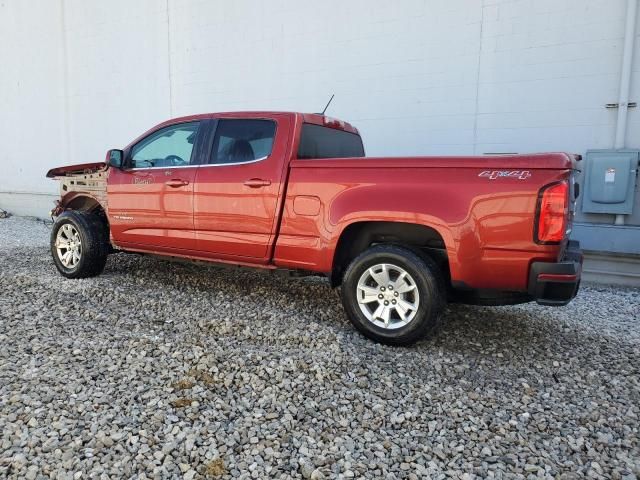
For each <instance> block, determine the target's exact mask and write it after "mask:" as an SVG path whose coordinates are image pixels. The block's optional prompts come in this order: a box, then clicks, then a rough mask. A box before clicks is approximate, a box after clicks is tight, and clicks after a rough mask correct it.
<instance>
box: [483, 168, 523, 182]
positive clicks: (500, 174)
mask: <svg viewBox="0 0 640 480" xmlns="http://www.w3.org/2000/svg"><path fill="white" fill-rule="evenodd" d="M478 176H479V177H482V178H488V179H489V180H495V179H496V178H504V177H507V178H517V179H518V180H526V179H527V178H530V177H531V172H530V171H529V170H485V171H484V172H481V173H480V174H479V175H478Z"/></svg>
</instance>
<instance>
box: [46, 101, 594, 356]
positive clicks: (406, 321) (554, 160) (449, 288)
mask: <svg viewBox="0 0 640 480" xmlns="http://www.w3.org/2000/svg"><path fill="white" fill-rule="evenodd" d="M578 160H579V157H578V156H574V155H569V154H566V153H544V154H535V155H492V156H482V157H469V156H459V157H405V158H399V157H398V158H386V157H385V158H380V157H365V154H364V147H363V144H362V140H361V137H360V135H359V133H358V130H357V129H356V128H354V127H353V126H351V125H350V124H348V123H346V122H343V121H340V120H336V119H333V118H329V117H326V116H323V115H318V114H303V113H286V112H234V113H216V114H205V115H195V116H189V117H183V118H177V119H173V120H169V121H167V122H164V123H161V124H160V125H157V126H155V127H153V128H152V129H151V130H149V131H148V132H146V133H144V134H143V135H141V136H140V137H138V138H137V139H135V140H134V141H133V142H131V144H129V145H128V146H127V147H125V148H124V149H123V150H115V149H114V150H110V151H109V152H107V158H106V160H105V161H104V162H101V163H91V164H83V165H75V166H70V167H60V168H55V169H53V170H50V171H49V172H48V174H47V177H50V178H56V179H59V180H60V181H61V198H60V200H59V201H57V202H56V203H57V205H56V207H55V209H54V210H53V211H52V216H53V217H55V224H54V227H53V231H52V235H51V253H52V255H53V260H54V262H55V265H56V267H57V268H58V270H59V271H60V273H61V274H62V275H63V276H65V277H67V278H84V277H90V276H93V275H97V274H99V273H100V272H101V271H102V270H103V268H104V265H105V262H106V258H107V255H108V254H109V253H113V252H118V251H126V252H138V253H145V254H156V255H158V254H159V255H164V256H169V257H176V258H183V259H186V260H204V261H213V262H222V263H228V264H235V265H243V266H252V267H259V268H264V269H282V270H288V271H289V272H291V273H295V274H322V275H326V276H327V277H328V278H329V281H330V283H331V285H332V286H334V287H338V286H339V287H341V295H342V301H343V305H344V309H345V311H346V313H347V315H348V316H349V318H350V320H351V321H352V322H353V324H354V325H355V327H357V328H358V330H360V331H361V332H362V333H363V334H365V335H366V336H368V337H370V338H372V339H374V340H376V341H379V342H383V343H389V344H408V343H411V342H414V341H416V340H417V339H419V338H421V337H423V336H424V335H425V334H427V333H428V332H430V331H431V330H432V329H433V327H434V326H435V325H436V324H437V323H438V319H439V316H440V315H441V313H442V311H443V307H444V305H445V303H446V302H447V301H450V302H464V303H474V304H490V305H502V304H513V303H521V302H527V301H532V300H535V301H537V302H538V303H540V304H543V305H566V304H567V303H568V302H569V301H570V300H571V299H572V298H574V297H575V295H576V293H577V290H578V287H579V283H580V274H581V265H582V254H581V252H580V250H579V246H578V243H577V242H575V241H569V239H568V235H569V233H570V231H571V224H572V219H573V213H574V205H575V198H576V196H577V192H578V185H577V184H576V183H575V182H574V172H575V169H576V161H578Z"/></svg>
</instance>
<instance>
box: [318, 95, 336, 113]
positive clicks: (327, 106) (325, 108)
mask: <svg viewBox="0 0 640 480" xmlns="http://www.w3.org/2000/svg"><path fill="white" fill-rule="evenodd" d="M335 96H336V94H335V93H334V94H333V95H331V98H330V99H329V101H328V102H327V105H326V106H325V107H324V110H322V113H321V114H320V115H324V112H326V111H327V108H329V105H330V104H331V100H333V97H335Z"/></svg>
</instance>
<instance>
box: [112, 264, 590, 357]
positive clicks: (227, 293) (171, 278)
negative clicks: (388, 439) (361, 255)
mask: <svg viewBox="0 0 640 480" xmlns="http://www.w3.org/2000/svg"><path fill="white" fill-rule="evenodd" d="M103 276H107V277H111V278H113V279H115V278H117V279H118V280H117V281H118V282H119V283H121V284H125V285H126V284H131V287H132V288H139V285H140V284H142V285H147V287H148V288H159V289H161V290H164V291H167V292H173V293H174V296H175V297H176V298H178V294H179V293H183V294H186V295H187V297H188V296H189V295H193V296H196V297H198V296H206V297H207V298H209V299H210V300H211V302H212V304H214V305H215V304H216V302H218V303H225V302H234V301H235V302H237V301H238V300H239V299H242V302H240V306H239V307H238V310H237V314H238V315H237V317H236V318H237V321H238V322H241V323H245V322H246V324H247V325H251V322H255V321H256V320H255V315H253V314H252V315H247V318H246V319H242V316H243V315H242V312H243V305H242V304H244V306H245V307H246V309H247V312H248V313H249V312H255V310H256V309H261V308H263V307H264V309H265V310H264V312H262V314H261V315H258V317H259V318H260V321H261V322H270V321H274V320H275V321H276V322H278V323H282V322H281V320H280V319H281V317H282V316H283V315H284V316H293V315H295V316H296V317H297V320H298V321H301V322H302V325H303V326H304V325H310V324H319V326H320V328H321V329H322V331H321V332H320V333H321V334H325V333H327V332H326V330H327V329H333V331H334V333H335V334H337V335H336V336H335V340H336V341H338V342H340V343H344V345H342V346H343V348H344V349H345V350H348V349H353V348H354V347H358V348H363V349H364V350H368V349H370V348H372V345H375V344H373V342H371V341H370V340H367V339H365V338H364V337H362V336H361V335H360V334H359V333H357V332H356V331H355V330H354V329H353V327H352V326H351V324H350V323H349V322H348V320H347V318H346V315H345V313H344V311H343V308H342V305H341V301H340V296H339V293H338V291H337V290H334V289H332V288H331V287H330V286H329V284H328V282H327V281H326V280H324V279H323V278H321V277H308V278H287V277H282V276H280V275H278V274H272V273H268V272H259V271H258V272H257V271H254V270H250V269H243V268H227V267H217V266H208V265H202V264H199V265H189V264H185V263H178V262H169V261H165V260H161V259H157V258H151V257H143V256H137V255H117V256H114V257H113V258H111V259H110V261H109V263H108V265H107V269H106V270H105V273H104V274H103ZM177 301H180V300H177ZM570 310H571V308H570V307H569V308H568V309H562V310H560V309H553V308H545V307H540V306H538V305H535V304H523V305H516V306H508V307H480V306H466V305H459V304H452V305H449V306H448V307H447V309H446V311H445V313H444V315H443V322H442V324H441V326H440V327H439V328H438V329H437V331H436V332H435V335H434V336H433V337H431V338H427V339H425V340H422V341H420V342H418V343H417V344H416V345H414V346H412V347H405V348H392V347H383V348H390V349H392V350H395V351H397V352H414V351H421V352H425V351H433V350H434V349H442V350H443V351H446V352H448V353H458V354H463V355H466V356H480V357H487V358H495V359H496V360H497V361H501V360H502V359H504V360H508V361H511V362H514V361H518V362H524V363H527V364H530V363H531V362H533V361H543V362H544V363H548V362H547V361H548V359H549V358H550V356H554V355H556V356H562V355H563V352H566V351H567V350H573V349H574V348H583V349H587V350H589V349H591V348H600V347H598V346H597V345H599V344H601V343H602V340H601V337H600V336H599V335H595V334H594V333H591V332H589V331H585V329H580V328H577V326H576V324H575V323H573V324H571V323H568V322H567V321H566V320H565V318H569V317H571V316H572V315H573V314H572V312H571V311H570ZM574 320H575V319H574ZM578 320H579V319H578ZM254 326H255V327H256V328H259V327H260V325H254ZM286 328H287V327H286V325H284V326H282V331H284V332H285V333H286ZM594 345H596V347H593V346H594Z"/></svg>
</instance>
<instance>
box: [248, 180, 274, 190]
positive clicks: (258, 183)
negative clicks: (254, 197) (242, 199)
mask: <svg viewBox="0 0 640 480" xmlns="http://www.w3.org/2000/svg"><path fill="white" fill-rule="evenodd" d="M244 184H245V185H246V186H247V187H251V188H260V187H268V186H269V185H271V180H263V179H261V178H250V179H249V180H245V182H244Z"/></svg>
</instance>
